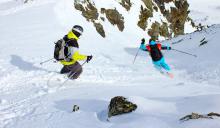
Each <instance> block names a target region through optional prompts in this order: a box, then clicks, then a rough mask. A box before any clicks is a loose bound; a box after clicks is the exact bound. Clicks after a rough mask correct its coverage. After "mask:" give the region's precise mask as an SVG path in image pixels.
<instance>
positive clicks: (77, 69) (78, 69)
mask: <svg viewBox="0 0 220 128" xmlns="http://www.w3.org/2000/svg"><path fill="white" fill-rule="evenodd" d="M81 73H82V66H81V65H80V64H79V63H78V62H76V63H75V64H73V65H71V72H70V74H69V75H68V77H69V78H70V79H77V78H78V77H79V76H80V74H81Z"/></svg>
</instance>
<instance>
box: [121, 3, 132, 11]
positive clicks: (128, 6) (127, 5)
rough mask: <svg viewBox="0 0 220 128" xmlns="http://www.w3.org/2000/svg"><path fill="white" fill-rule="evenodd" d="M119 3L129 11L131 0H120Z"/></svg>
mask: <svg viewBox="0 0 220 128" xmlns="http://www.w3.org/2000/svg"><path fill="white" fill-rule="evenodd" d="M120 4H121V5H122V6H123V7H124V8H125V9H126V10H127V11H129V10H130V9H131V6H132V4H131V1H130V0H121V2H120Z"/></svg>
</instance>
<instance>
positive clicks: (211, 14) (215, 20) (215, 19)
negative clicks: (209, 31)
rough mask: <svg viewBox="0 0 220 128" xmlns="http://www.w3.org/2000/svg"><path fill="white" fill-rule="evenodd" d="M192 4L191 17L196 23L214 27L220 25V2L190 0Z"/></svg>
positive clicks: (217, 0) (214, 0)
mask: <svg viewBox="0 0 220 128" xmlns="http://www.w3.org/2000/svg"><path fill="white" fill-rule="evenodd" d="M188 2H189V4H190V7H189V8H190V11H191V12H190V17H192V19H193V20H194V21H195V22H196V23H202V24H204V25H212V24H219V23H220V16H219V12H220V1H219V0H209V1H207V0H188Z"/></svg>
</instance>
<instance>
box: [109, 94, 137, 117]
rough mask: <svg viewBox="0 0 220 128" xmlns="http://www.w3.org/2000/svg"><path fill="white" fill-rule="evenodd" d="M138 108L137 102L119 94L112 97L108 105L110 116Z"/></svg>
mask: <svg viewBox="0 0 220 128" xmlns="http://www.w3.org/2000/svg"><path fill="white" fill-rule="evenodd" d="M136 109H137V105H136V104H133V103H131V102H130V101H128V100H127V99H126V98H125V97H122V96H117V97H114V98H112V99H111V102H110V104H109V107H108V117H112V116H116V115H121V114H125V113H130V112H132V111H134V110H136Z"/></svg>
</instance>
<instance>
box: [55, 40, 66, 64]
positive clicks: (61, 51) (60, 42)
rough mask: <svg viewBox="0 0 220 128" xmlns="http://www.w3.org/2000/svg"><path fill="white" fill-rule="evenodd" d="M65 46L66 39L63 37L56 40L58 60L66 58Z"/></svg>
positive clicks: (56, 56) (56, 57) (56, 58)
mask: <svg viewBox="0 0 220 128" xmlns="http://www.w3.org/2000/svg"><path fill="white" fill-rule="evenodd" d="M64 46H65V41H64V40H63V39H60V40H58V41H57V42H55V47H54V59H55V60H57V61H61V60H64V58H65V56H64Z"/></svg>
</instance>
